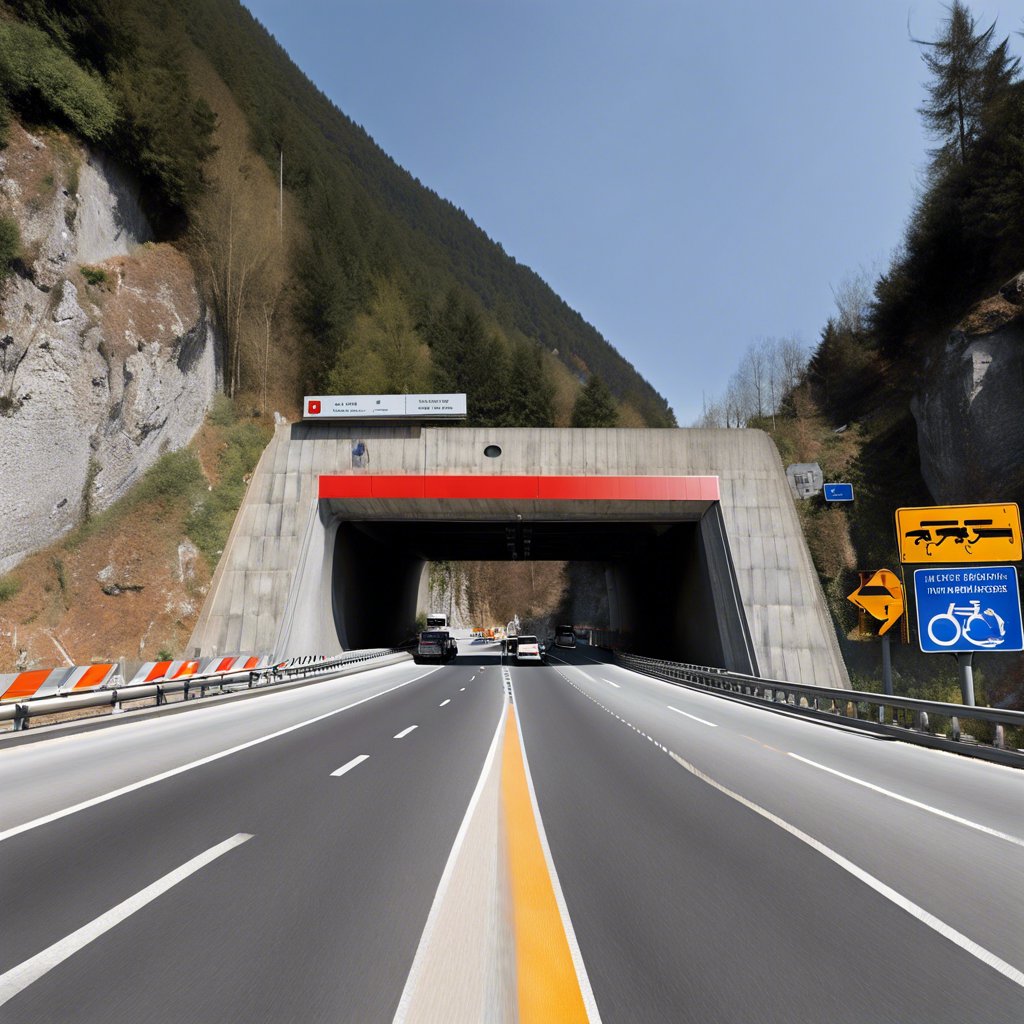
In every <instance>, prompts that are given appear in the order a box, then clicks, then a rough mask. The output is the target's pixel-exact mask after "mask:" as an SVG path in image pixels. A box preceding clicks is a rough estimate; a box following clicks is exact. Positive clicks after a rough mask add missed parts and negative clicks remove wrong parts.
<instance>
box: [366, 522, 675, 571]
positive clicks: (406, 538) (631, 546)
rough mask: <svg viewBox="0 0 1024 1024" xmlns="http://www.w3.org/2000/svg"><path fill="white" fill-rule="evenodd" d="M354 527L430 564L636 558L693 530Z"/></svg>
mask: <svg viewBox="0 0 1024 1024" xmlns="http://www.w3.org/2000/svg"><path fill="white" fill-rule="evenodd" d="M352 526H353V528H354V529H355V530H356V531H357V532H358V533H360V534H362V535H364V536H366V537H367V538H369V539H372V540H373V541H375V542H376V543H378V544H382V545H385V546H386V547H387V548H388V549H389V550H392V551H395V552H401V553H403V554H408V555H412V556H414V557H417V558H422V559H425V560H427V561H431V562H437V561H482V562H497V561H507V560H521V561H525V560H535V561H548V560H564V561H593V560H600V561H620V560H629V559H639V558H644V557H646V556H647V555H648V553H649V552H650V551H651V550H652V549H653V548H654V546H655V545H656V543H657V541H658V539H659V538H660V537H662V536H664V535H665V534H666V533H667V532H668V531H669V530H672V529H679V528H682V529H694V528H695V524H694V523H693V522H692V521H691V522H688V523H671V522H665V521H659V522H635V521H627V522H615V521H598V522H578V521H566V520H554V521H533V520H531V521H526V520H513V521H511V522H509V521H507V520H506V521H504V522H494V521H475V522H474V521H471V520H453V519H444V520H418V521H409V520H391V521H387V520H372V521H370V520H364V521H360V522H354V523H352Z"/></svg>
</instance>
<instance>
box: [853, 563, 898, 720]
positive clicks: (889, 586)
mask: <svg viewBox="0 0 1024 1024" xmlns="http://www.w3.org/2000/svg"><path fill="white" fill-rule="evenodd" d="M847 600H848V601H850V602H852V603H853V604H855V605H856V606H857V607H858V608H859V609H860V610H861V612H862V613H863V612H867V613H868V615H870V616H872V618H875V619H878V620H879V622H881V623H882V627H881V628H880V629H879V630H878V635H879V636H880V637H881V638H882V689H883V691H884V692H885V693H886V694H887V695H890V696H891V695H892V648H891V646H890V644H891V637H890V636H889V630H890V629H891V628H892V627H893V626H894V625H895V624H896V623H897V622H898V621H899V619H900V617H901V616H902V615H903V609H904V601H903V584H902V583H900V580H899V577H898V576H897V575H896V574H895V573H894V572H890V571H889V570H888V569H879V570H878V571H877V572H862V573H861V574H860V586H859V587H858V588H857V589H856V590H855V591H854V592H853V593H852V594H850V595H849V596H848V597H847ZM884 713H885V709H884V708H879V714H880V715H883V714H884Z"/></svg>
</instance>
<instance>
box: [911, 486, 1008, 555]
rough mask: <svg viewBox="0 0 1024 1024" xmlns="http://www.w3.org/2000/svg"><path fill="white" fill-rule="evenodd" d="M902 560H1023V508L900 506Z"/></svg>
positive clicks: (1006, 505)
mask: <svg viewBox="0 0 1024 1024" xmlns="http://www.w3.org/2000/svg"><path fill="white" fill-rule="evenodd" d="M896 544H897V546H898V547H899V552H900V561H901V562H904V563H907V562H912V563H915V564H917V565H922V564H927V563H931V564H933V565H943V564H949V563H953V562H955V563H965V562H969V563H979V562H1019V561H1020V560H1021V528H1020V510H1019V509H1018V507H1017V506H1016V505H1015V504H1014V503H1013V502H1006V503H1004V504H1002V505H938V506H933V507H931V508H898V509H896Z"/></svg>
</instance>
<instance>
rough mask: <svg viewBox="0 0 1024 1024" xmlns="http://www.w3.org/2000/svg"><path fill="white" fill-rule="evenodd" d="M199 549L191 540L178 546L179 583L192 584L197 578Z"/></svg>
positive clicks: (184, 541)
mask: <svg viewBox="0 0 1024 1024" xmlns="http://www.w3.org/2000/svg"><path fill="white" fill-rule="evenodd" d="M198 558H199V549H198V548H197V547H196V546H195V544H193V543H192V541H190V540H183V541H182V542H181V543H180V544H179V545H178V582H179V583H190V582H191V581H192V580H194V579H195V578H196V560H197V559H198Z"/></svg>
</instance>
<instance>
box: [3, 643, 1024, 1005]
mask: <svg viewBox="0 0 1024 1024" xmlns="http://www.w3.org/2000/svg"><path fill="white" fill-rule="evenodd" d="M462 649H463V651H464V653H463V654H461V655H460V657H459V658H458V659H457V660H456V661H455V662H453V663H451V664H449V665H445V666H440V667H428V666H416V665H414V664H412V663H411V662H410V663H406V664H401V665H394V666H390V667H385V668H377V669H373V670H370V671H367V672H364V673H361V674H359V675H355V676H349V677H346V678H344V679H338V680H334V681H328V682H322V683H314V684H310V685H308V686H302V687H297V688H293V689H289V690H282V691H280V692H267V693H264V694H260V695H258V696H255V697H251V698H249V697H246V698H243V699H238V700H232V701H227V702H224V703H222V704H219V705H216V706H211V707H207V708H203V707H200V706H196V707H194V708H192V709H190V710H185V711H181V712H179V713H175V714H161V715H150V716H145V715H143V716H140V717H136V718H129V716H122V717H121V719H120V720H119V721H118V720H115V721H112V722H111V724H110V725H109V726H108V727H106V728H101V729H93V730H91V731H87V732H75V731H71V732H68V733H64V734H57V733H55V734H53V735H52V737H47V738H44V739H37V740H36V741H35V742H30V743H25V742H24V741H23V739H20V738H18V737H13V736H10V737H5V738H4V739H3V740H2V741H0V782H2V784H3V787H4V800H3V801H2V802H0V870H2V875H0V877H2V878H3V879H4V880H5V883H6V884H5V886H4V904H3V924H2V927H0V1019H2V1020H3V1021H4V1022H5V1024H8V1022H10V1024H16V1022H17V1024H21V1022H49V1021H75V1022H78V1021H83V1022H93V1021H95V1022H101V1021H102V1022H120V1021H133V1022H134V1021H142V1020H144V1021H154V1022H156V1021H159V1022H182V1021H211V1022H212V1021H239V1022H241V1021H270V1022H277V1021H317V1022H318V1021H325V1022H326V1021H332V1022H337V1021H351V1022H356V1024H362V1022H375V1021H382V1022H391V1021H420V1020H424V1021H425V1020H438V1021H443V1020H448V1021H463V1020H464V1021H467V1022H471V1021H478V1020H487V1021H490V1020H495V1021H498V1020H514V1019H519V1020H524V1021H532V1020H551V1021H562V1020H572V1019H586V1018H587V1017H588V1016H589V1018H590V1019H591V1020H592V1021H596V1020H602V1021H605V1022H618V1021H623V1022H631V1021H643V1022H647V1021H695V1022H696V1021H721V1022H737V1024H739V1022H743V1024H747V1022H756V1021H785V1022H791V1021H806V1022H821V1021H829V1022H832V1021H837V1022H847V1021H848V1022H851V1024H854V1022H855V1024H870V1022H876V1021H877V1022H883V1021H884V1022H890V1021H900V1022H904V1021H911V1022H913V1021H922V1022H923V1021H928V1022H946V1021H949V1022H953V1021H956V1022H963V1021H971V1022H987V1021H992V1022H995V1021H999V1022H1007V1021H1017V1020H1024V973H1022V972H1024V891H1022V886H1021V884H1020V876H1021V868H1022V867H1024V813H1022V812H1024V775H1022V774H1021V773H1020V772H1017V771H1014V770H1012V769H1007V768H1001V767H998V766H994V765H990V764H986V763H983V762H977V761H971V760H968V759H963V758H958V757H956V756H954V755H949V754H944V753H940V752H936V751H929V750H923V749H919V748H915V747H911V746H909V745H907V744H903V743H899V742H896V741H892V740H888V739H879V738H875V737H872V736H869V735H865V734H862V733H860V732H853V731H850V730H847V729H844V728H842V727H841V726H838V725H837V726H822V725H817V724H811V723H807V722H805V721H801V720H799V719H798V718H796V717H794V716H793V715H791V714H787V713H785V712H781V711H780V712H776V711H771V710H766V709H762V708H754V707H750V706H747V705H745V704H742V703H739V702H736V701H731V700H726V699H723V698H720V697H716V696H712V695H709V694H704V693H700V692H696V691H693V690H689V689H686V688H682V687H678V686H674V685H672V684H669V683H664V682H660V681H657V680H653V679H649V678H647V677H643V676H640V675H637V674H635V673H633V672H629V671H626V670H624V669H620V668H618V667H616V666H614V665H611V664H605V663H602V659H601V658H600V657H599V656H598V654H597V653H596V652H592V651H590V650H589V649H586V648H582V649H577V650H576V651H569V652H557V653H556V655H555V656H554V657H553V658H552V659H551V662H550V664H548V665H546V666H542V667H515V666H513V667H511V669H510V670H508V671H507V672H506V671H504V670H503V668H502V666H501V664H500V659H499V657H498V656H497V653H496V649H494V648H487V649H481V648H480V647H475V646H473V647H471V646H469V645H463V648H462ZM510 696H511V701H510ZM41 735H42V730H40V731H39V733H38V734H37V736H41ZM521 753H522V754H525V757H524V758H522V759H521V760H520V754H521ZM523 773H525V774H523ZM520 776H522V778H520ZM531 808H532V809H533V810H536V809H539V819H540V820H539V822H538V821H536V820H535V815H534V813H533V810H531ZM552 867H553V869H554V870H553V872H552V871H551V868H552ZM545 908H546V909H545ZM559 964H561V967H560V966H559Z"/></svg>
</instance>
